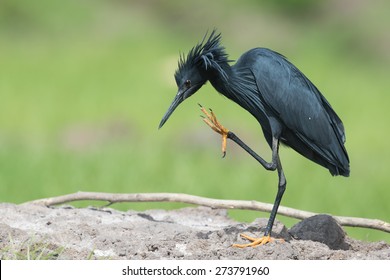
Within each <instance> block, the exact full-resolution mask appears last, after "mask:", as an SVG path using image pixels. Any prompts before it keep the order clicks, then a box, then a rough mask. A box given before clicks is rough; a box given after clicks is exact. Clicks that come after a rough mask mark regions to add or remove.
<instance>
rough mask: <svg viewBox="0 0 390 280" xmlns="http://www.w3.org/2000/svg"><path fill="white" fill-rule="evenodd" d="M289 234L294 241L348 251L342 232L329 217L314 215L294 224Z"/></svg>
mask: <svg viewBox="0 0 390 280" xmlns="http://www.w3.org/2000/svg"><path fill="white" fill-rule="evenodd" d="M289 232H290V234H291V235H292V236H293V237H294V238H295V239H303V240H312V241H316V242H321V243H323V244H326V245H327V246H328V247H329V248H330V249H333V250H339V249H342V250H346V249H348V244H346V243H345V235H346V234H345V232H344V230H343V229H342V227H341V226H340V225H339V224H338V223H337V221H336V220H335V219H334V218H333V217H332V216H329V215H316V216H312V217H310V218H307V219H305V220H303V221H301V222H299V223H297V224H295V225H294V226H293V227H292V228H291V229H290V231H289Z"/></svg>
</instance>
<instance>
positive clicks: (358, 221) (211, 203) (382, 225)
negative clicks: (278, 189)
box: [27, 192, 390, 232]
mask: <svg viewBox="0 0 390 280" xmlns="http://www.w3.org/2000/svg"><path fill="white" fill-rule="evenodd" d="M79 200H99V201H108V202H109V203H110V204H113V203H118V202H182V203H188V204H195V205H203V206H208V207H211V208H222V209H246V210H256V211H263V212H271V209H272V204H269V203H263V202H258V201H253V200H252V201H246V200H224V199H212V198H205V197H200V196H195V195H188V194H182V193H131V194H119V193H115V194H114V193H98V192H77V193H72V194H67V195H62V196H56V197H50V198H44V199H39V200H34V201H30V202H27V203H32V204H38V205H43V206H52V205H58V204H62V203H67V202H72V201H79ZM278 214H279V215H283V216H286V217H291V218H296V219H300V220H303V219H306V218H308V217H311V216H314V215H317V213H313V212H307V211H302V210H297V209H294V208H289V207H284V206H280V207H279V210H278ZM333 217H334V218H335V219H336V220H337V221H338V222H339V223H340V225H342V226H349V227H361V228H370V229H376V230H381V231H384V232H390V224H389V223H387V222H384V221H381V220H376V219H364V218H355V217H342V216H333Z"/></svg>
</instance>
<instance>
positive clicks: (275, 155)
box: [233, 138, 287, 248]
mask: <svg viewBox="0 0 390 280" xmlns="http://www.w3.org/2000/svg"><path fill="white" fill-rule="evenodd" d="M272 163H273V164H276V169H277V171H278V178H279V181H278V192H277V194H276V198H275V202H274V206H273V207H272V211H271V214H270V217H269V219H268V223H267V226H266V228H265V232H264V236H263V237H260V238H253V237H250V236H248V235H246V234H241V237H243V238H245V239H248V240H249V241H252V242H251V243H248V244H233V246H234V247H238V248H245V247H254V246H258V245H264V244H267V243H268V242H272V241H273V238H271V232H272V227H273V225H274V222H275V217H276V213H277V212H278V208H279V205H280V202H281V200H282V197H283V194H284V191H285V190H286V184H287V182H286V177H285V176H284V172H283V168H282V165H281V163H280V158H279V140H278V139H276V138H273V139H272ZM263 166H264V165H263Z"/></svg>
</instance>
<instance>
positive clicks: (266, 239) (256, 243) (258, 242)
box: [232, 233, 284, 248]
mask: <svg viewBox="0 0 390 280" xmlns="http://www.w3.org/2000/svg"><path fill="white" fill-rule="evenodd" d="M240 236H241V237H242V238H245V239H248V240H249V241H252V242H251V243H248V244H233V245H232V246H233V247H236V248H246V247H257V246H261V245H265V244H267V243H270V242H275V241H281V242H284V239H281V238H280V239H279V238H273V237H271V235H270V234H269V235H265V236H263V237H260V238H255V237H251V236H249V235H246V234H243V233H241V234H240Z"/></svg>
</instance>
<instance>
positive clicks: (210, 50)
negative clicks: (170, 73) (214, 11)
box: [175, 29, 231, 80]
mask: <svg viewBox="0 0 390 280" xmlns="http://www.w3.org/2000/svg"><path fill="white" fill-rule="evenodd" d="M216 32H217V31H216V29H214V30H213V31H212V32H211V34H210V36H209V37H208V39H207V40H206V37H207V33H206V34H205V35H204V37H203V39H202V42H200V43H198V44H197V45H196V46H195V47H193V48H192V49H191V50H190V51H189V52H188V54H187V56H185V55H184V54H181V55H180V58H179V62H178V69H177V70H176V73H175V77H176V79H179V80H180V77H181V76H182V75H183V73H185V72H186V70H189V69H191V68H192V67H202V68H204V69H205V70H208V69H214V70H217V71H218V72H219V73H220V74H221V75H222V77H223V78H225V79H227V74H226V73H225V71H224V70H223V69H222V67H221V66H220V64H221V63H228V62H231V60H229V59H228V55H227V54H226V52H225V48H224V47H223V46H222V45H221V33H218V34H217V33H216Z"/></svg>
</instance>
